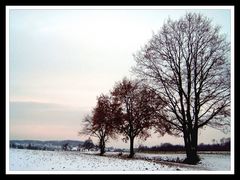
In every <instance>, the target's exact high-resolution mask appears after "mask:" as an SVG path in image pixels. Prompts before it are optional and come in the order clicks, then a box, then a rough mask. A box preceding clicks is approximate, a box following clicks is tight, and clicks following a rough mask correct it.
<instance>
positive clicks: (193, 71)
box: [133, 13, 230, 164]
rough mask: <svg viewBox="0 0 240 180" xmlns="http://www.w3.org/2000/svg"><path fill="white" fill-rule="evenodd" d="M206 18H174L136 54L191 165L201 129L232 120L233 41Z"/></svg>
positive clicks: (138, 68)
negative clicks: (181, 139) (180, 134)
mask: <svg viewBox="0 0 240 180" xmlns="http://www.w3.org/2000/svg"><path fill="white" fill-rule="evenodd" d="M219 30H220V27H219V26H213V24H212V21H211V20H209V19H208V18H207V17H205V16H203V15H201V14H196V13H186V15H185V16H184V17H182V18H180V19H179V20H176V21H172V20H171V19H169V20H168V21H167V22H166V23H165V24H164V25H163V27H162V28H161V30H160V31H159V32H158V33H156V34H154V35H153V37H152V38H151V40H150V41H149V42H148V44H146V46H145V47H144V48H142V49H141V50H140V51H139V52H137V53H136V54H135V60H136V63H137V65H136V67H134V68H133V71H134V72H135V73H136V74H137V75H139V77H140V78H142V79H143V80H146V81H147V83H149V85H151V87H152V88H154V89H155V90H156V91H157V92H158V94H159V95H160V96H161V97H164V98H162V100H163V101H164V102H165V104H166V105H167V106H165V107H164V110H165V112H166V114H167V116H166V117H165V121H167V122H168V123H169V124H171V126H172V129H173V131H174V132H176V133H177V132H181V133H182V134H183V137H184V142H185V149H186V155H187V158H186V159H185V162H186V163H191V164H195V163H197V162H198V161H199V157H198V155H197V144H198V130H199V128H202V127H204V126H205V125H210V126H212V127H222V125H226V124H227V125H229V123H230V53H229V52H230V44H229V43H228V42H227V41H226V38H225V36H223V35H221V34H220V32H219Z"/></svg>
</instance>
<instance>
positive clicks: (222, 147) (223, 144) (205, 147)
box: [137, 138, 231, 152]
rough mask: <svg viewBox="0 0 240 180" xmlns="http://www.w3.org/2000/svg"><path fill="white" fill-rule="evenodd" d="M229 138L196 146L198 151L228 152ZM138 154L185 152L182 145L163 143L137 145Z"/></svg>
mask: <svg viewBox="0 0 240 180" xmlns="http://www.w3.org/2000/svg"><path fill="white" fill-rule="evenodd" d="M230 144H231V142H230V138H222V139H221V140H220V143H215V144H204V143H201V144H199V145H198V150H199V151H230ZM137 151H138V152H159V151H172V152H176V151H185V147H184V146H183V145H173V144H171V143H163V144H161V145H160V146H151V147H148V146H143V145H139V147H138V148H137Z"/></svg>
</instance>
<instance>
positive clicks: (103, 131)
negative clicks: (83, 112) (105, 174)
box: [82, 95, 120, 155]
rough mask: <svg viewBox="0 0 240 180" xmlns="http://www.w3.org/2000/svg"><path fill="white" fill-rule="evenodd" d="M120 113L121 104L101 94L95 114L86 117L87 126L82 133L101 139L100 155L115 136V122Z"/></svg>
mask: <svg viewBox="0 0 240 180" xmlns="http://www.w3.org/2000/svg"><path fill="white" fill-rule="evenodd" d="M119 113H120V110H119V105H118V104H116V103H112V102H111V98H110V97H108V96H106V95H101V96H99V97H98V98H97V105H96V107H95V108H94V110H93V115H92V116H86V117H85V119H84V123H85V126H84V129H83V132H82V133H84V134H89V135H92V136H95V137H97V138H98V139H99V148H100V155H103V154H104V153H105V145H106V142H107V141H108V140H109V138H110V137H112V138H115V129H114V127H113V122H114V118H117V116H118V114H119Z"/></svg>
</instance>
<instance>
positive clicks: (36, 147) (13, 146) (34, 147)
mask: <svg viewBox="0 0 240 180" xmlns="http://www.w3.org/2000/svg"><path fill="white" fill-rule="evenodd" d="M10 148H15V149H31V150H44V151H45V150H46V151H54V150H55V148H54V147H46V146H39V145H34V144H31V143H29V144H27V145H23V144H16V143H10Z"/></svg>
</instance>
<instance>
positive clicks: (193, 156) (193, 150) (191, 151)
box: [184, 129, 200, 164]
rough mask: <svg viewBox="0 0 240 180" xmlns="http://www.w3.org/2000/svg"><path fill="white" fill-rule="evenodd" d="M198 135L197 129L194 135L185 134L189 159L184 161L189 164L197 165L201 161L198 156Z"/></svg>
mask: <svg viewBox="0 0 240 180" xmlns="http://www.w3.org/2000/svg"><path fill="white" fill-rule="evenodd" d="M197 133H198V131H197V130H196V129H194V130H193V132H192V133H184V142H185V150H186V155H187V158H186V159H185V160H184V162H185V163H187V164H197V163H198V162H199V161H200V158H199V156H198V155H197V137H198V136H197Z"/></svg>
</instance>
